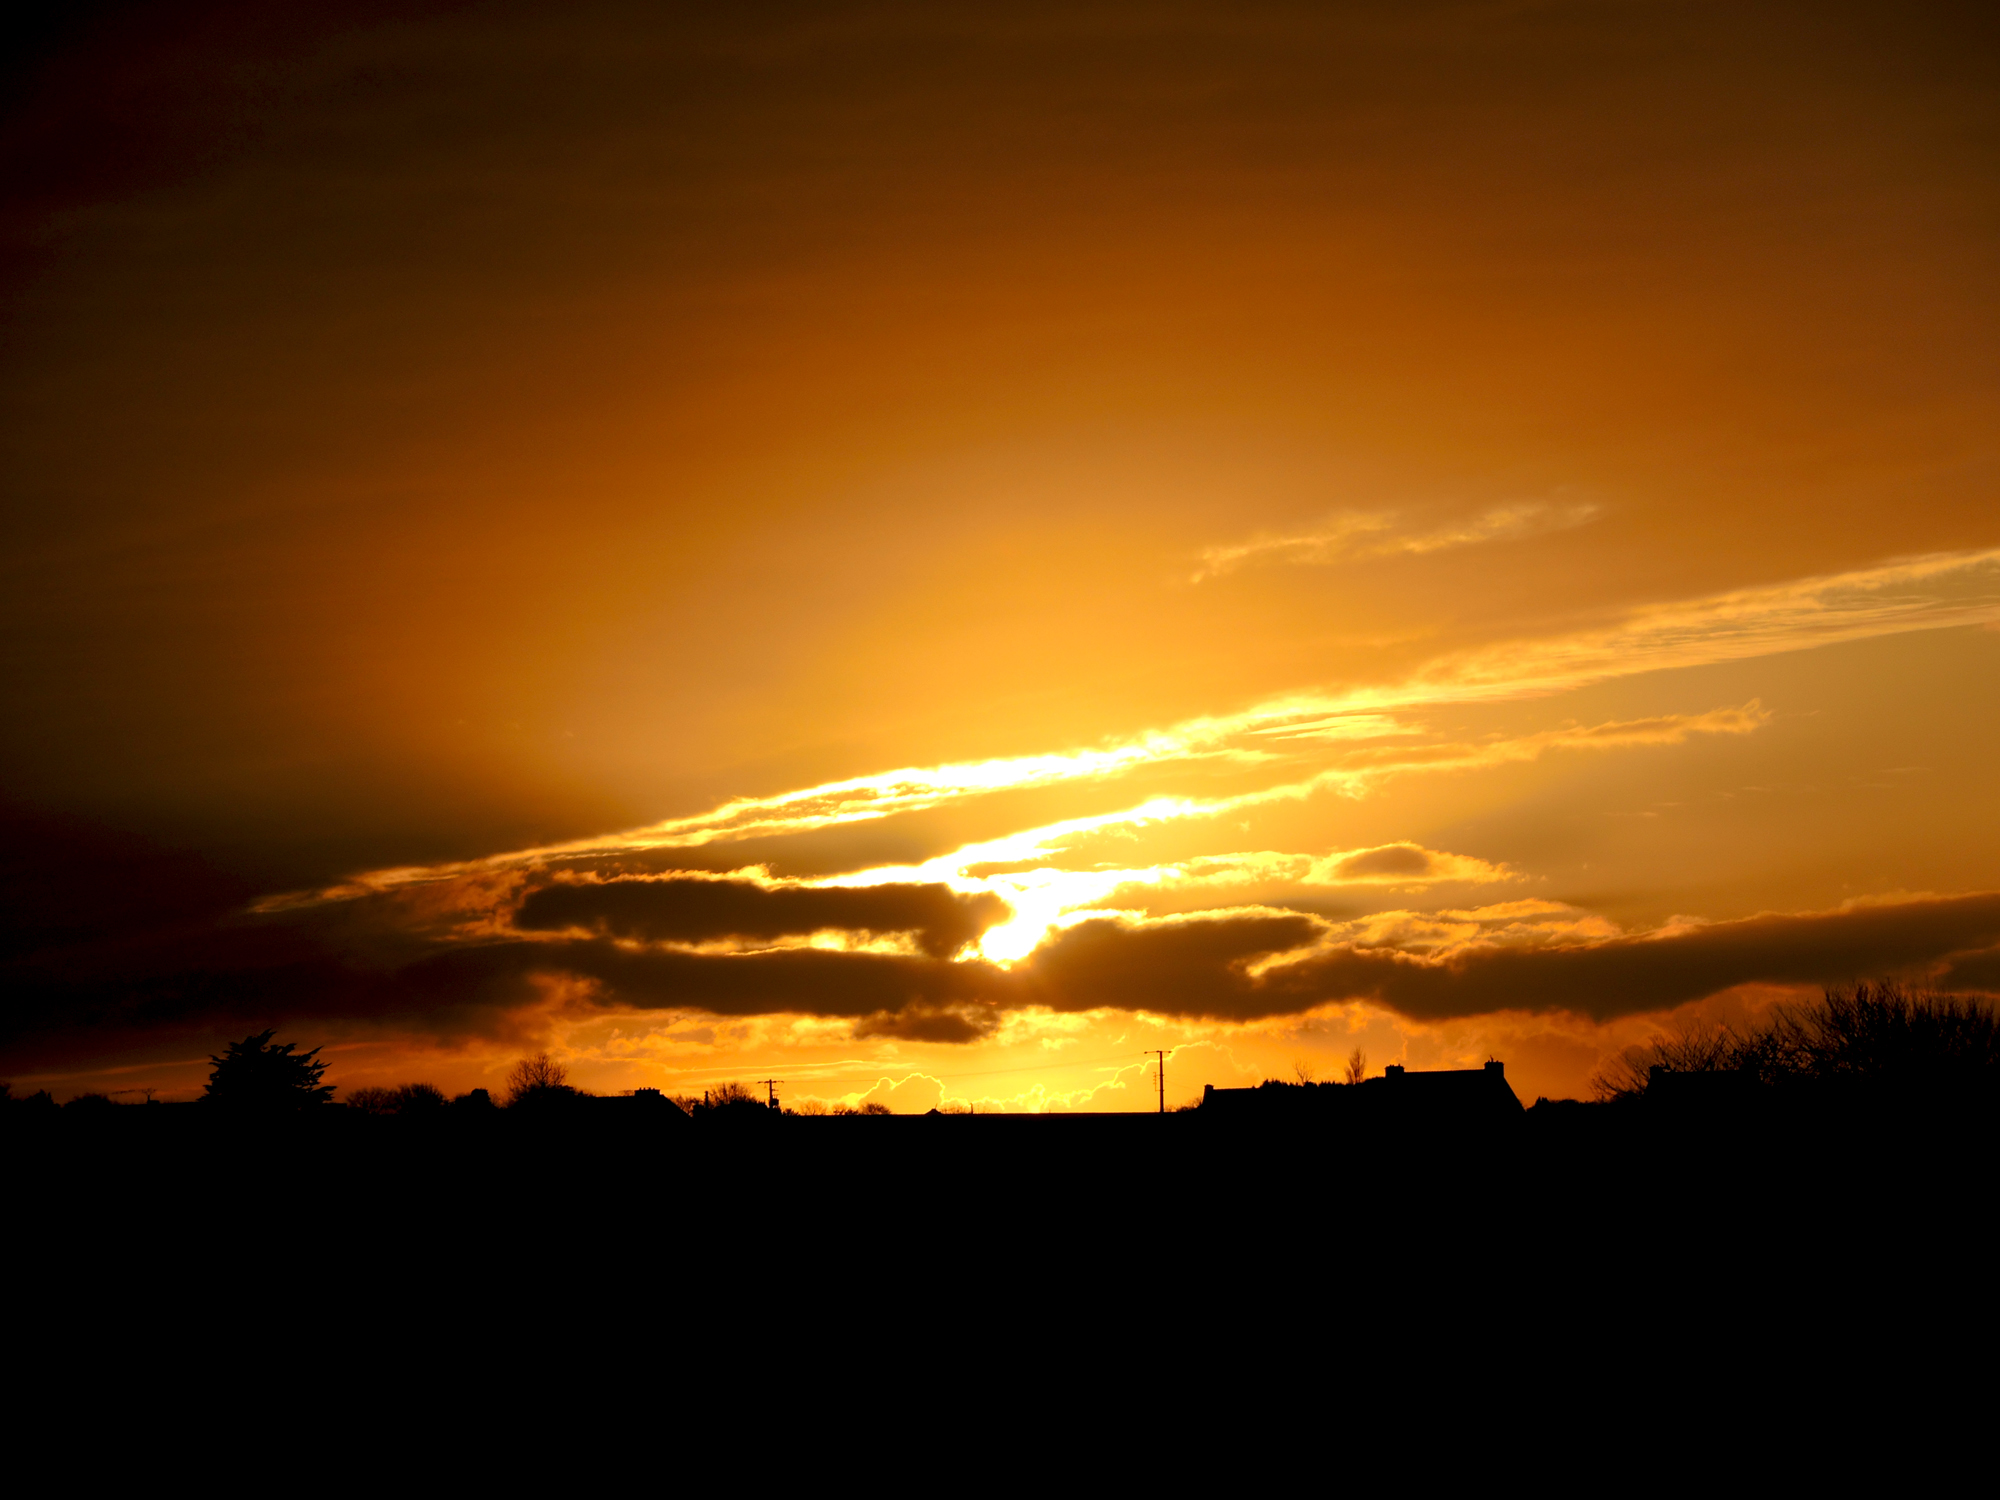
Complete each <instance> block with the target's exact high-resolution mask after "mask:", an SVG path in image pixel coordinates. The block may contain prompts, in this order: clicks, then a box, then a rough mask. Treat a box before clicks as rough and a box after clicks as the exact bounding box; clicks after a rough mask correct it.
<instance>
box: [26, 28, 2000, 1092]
mask: <svg viewBox="0 0 2000 1500" xmlns="http://www.w3.org/2000/svg"><path fill="white" fill-rule="evenodd" d="M269 9H270V8H268V7H249V6H237V5H207V6H204V5H199V4H195V5H188V4H181V5H171V6H169V5H147V4H128V5H109V6H98V7H62V8H56V7H50V8H49V9H48V10H47V11H46V12H45V13H43V18H42V19H41V20H39V21H31V22H30V23H29V24H27V25H26V26H24V27H23V28H22V30H21V32H20V34H19V37H18V38H17V45H16V47H15V50H14V52H13V53H12V55H11V56H10V59H9V61H8V62H7V64H6V70H5V75H4V76H5V85H4V88H0V98H4V99H5V101H6V104H5V108H4V114H0V323H3V324H4V332H0V444H4V453H3V454H0V506H4V511H5V518H6V532H5V538H6V539H5V543H4V549H0V691H4V694H5V700H4V701H5V703H6V705H7V711H6V713H5V714H4V716H0V829H3V830H4V832H3V833H0V838H3V839H4V846H0V993H4V996H5V999H4V1001H0V1007H4V1008H0V1075H4V1076H5V1077H7V1078H9V1079H11V1080H12V1081H13V1084H14V1087H15V1091H16V1092H17V1093H20V1092H25V1091H27V1090H29V1089H33V1088H40V1087H46V1088H48V1089H50V1090H51V1092H53V1093H54V1094H55V1095H56V1096H57V1097H58V1098H63V1097H69V1096H71V1095H74V1094H77V1093H81V1092H86V1091H99V1092H107V1093H113V1094H114V1097H125V1098H131V1097H137V1096H138V1093H139V1092H143V1091H146V1090H152V1091H154V1092H155V1093H156V1094H157V1095H158V1096H159V1097H162V1098H177V1097H178V1098H184V1097H191V1096H193V1094H195V1093H196V1092H198V1090H199V1088H200V1085H201V1082H202V1081H203V1079H204V1078H205V1076H206V1073H207V1070H208V1063H207V1060H206V1059H207V1057H208V1055H209V1054H210V1053H212V1052H215V1051H217V1050H219V1049H220V1047H221V1046H222V1045H223V1044H224V1043H226V1042H227V1041H229V1040H232V1039H234V1038H238V1037H241V1036H243V1035H245V1034H246V1033H248V1032H253V1031H261V1030H263V1029H265V1028H266V1027H273V1028H276V1030H277V1032H278V1034H279V1036H280V1037H281V1038H284V1039H296V1040H298V1041H300V1042H301V1043H303V1044H305V1045H318V1046H321V1047H323V1049H324V1050H323V1052H322V1054H321V1055H322V1056H323V1057H324V1058H326V1059H327V1060H328V1061H329V1063H330V1067H329V1071H328V1075H327V1077H328V1080H329V1081H330V1082H335V1083H338V1084H339V1085H340V1086H341V1087H342V1088H344V1089H351V1088H357V1087H362V1086H368V1085H375V1084H384V1083H398V1082H405V1081H414V1080H424V1081H430V1082H433V1083H436V1084H437V1085H438V1086H440V1087H443V1088H445V1089H446V1090H447V1091H449V1092H456V1091H459V1090H462V1089H467V1088H472V1087H481V1086H483V1087H490V1088H494V1089H496V1090H497V1089H498V1088H500V1087H501V1086H502V1084H503V1082H504V1079H505V1076H506V1073H507V1070H508V1069H509V1067H510V1066H511V1065H512V1063H513V1061H514V1060H515V1059H516V1058H518V1057H520V1056H522V1055H524V1054H525V1053H528V1052H533V1051H537V1050H543V1049H546V1050H547V1051H549V1052H550V1053H551V1054H552V1055H554V1056H556V1057H557V1058H559V1059H560V1060H562V1061H564V1062H565V1063H566V1065H567V1066H568V1067H569V1069H570V1073H571V1077H572V1080H573V1081H574V1082H577V1083H579V1084H581V1085H583V1086H585V1087H588V1088H591V1089H595V1090H598V1091H602V1092H615V1091H619V1090H624V1089H631V1088H636V1087H659V1088H663V1089H665V1090H667V1091H668V1092H670V1093H677V1094H683V1095H698V1094H699V1093H700V1092H701V1091H702V1090H703V1089H705V1088H711V1087H713V1086H715V1085H717V1084H720V1083H722V1082H726V1081H745V1082H747V1081H749V1080H751V1079H774V1080H777V1082H776V1084H775V1085H774V1087H775V1088H776V1091H777V1092H778V1093H780V1094H781V1095H783V1096H784V1097H785V1098H786V1099H787V1100H789V1101H793V1102H795V1103H796V1102H803V1101H806V1100H812V1099H818V1100H821V1101H824V1102H827V1103H829V1104H838V1103H843V1102H844V1103H849V1104H853V1103H859V1102H861V1101H864V1100H879V1101H881V1102H884V1103H887V1104H888V1105H889V1106H890V1107H891V1108H893V1109H896V1110H899V1111H902V1110H923V1109H928V1108H931V1107H933V1106H935V1105H940V1104H943V1105H946V1106H950V1107H959V1106H967V1107H974V1108H978V1109H981V1110H1003V1109H1013V1110H1055V1109H1119V1110H1123V1109H1143V1108H1155V1107H1157V1106H1158V1104H1159V1102H1160V1100H1161V1097H1162V1091H1161V1086H1160V1082H1159V1079H1158V1076H1157V1073H1156V1072H1155V1068H1156V1067H1157V1064H1156V1062H1155V1060H1154V1059H1153V1057H1152V1056H1150V1055H1149V1054H1150V1053H1152V1052H1153V1051H1154V1049H1159V1050H1163V1051H1165V1052H1166V1053H1167V1054H1168V1055H1167V1059H1166V1078H1165V1084H1164V1099H1165V1102H1166V1103H1167V1104H1168V1105H1169V1106H1170V1107H1171V1106H1174V1105H1178V1104H1182V1103H1185V1102H1188V1101H1189V1100H1191V1099H1194V1098H1197V1097H1198V1096H1199V1095H1200V1093H1201V1090H1202V1088H1203V1086H1204V1085H1210V1084H1213V1085H1215V1086H1218V1087H1228V1086H1240V1085H1243V1084H1248V1083H1255V1082H1257V1081H1258V1080H1259V1079H1262V1078H1267V1077H1286V1078H1291V1077H1298V1076H1313V1077H1319V1078H1333V1077H1338V1076H1341V1073H1342V1070H1343V1069H1344V1067H1345V1066H1346V1064H1347V1061H1348V1059H1349V1058H1350V1057H1351V1056H1352V1054H1353V1053H1354V1052H1356V1051H1357V1050H1358V1051H1360V1052H1361V1053H1362V1054H1363V1062H1364V1066H1365V1067H1366V1069H1367V1071H1369V1072H1370V1073H1375V1072H1379V1071H1380V1069H1381V1068H1382V1067H1383V1066H1385V1065H1387V1064H1389V1063H1392V1062H1402V1063H1404V1064H1405V1065H1407V1066H1410V1067H1453V1066H1460V1067H1462V1066H1473V1065H1476V1064H1478V1063H1480V1062H1483V1061H1484V1060H1486V1059H1488V1058H1498V1059H1501V1060H1502V1061H1504V1062H1505V1063H1506V1065H1507V1071H1508V1077H1509V1079H1510V1080H1511V1081H1512V1082H1513V1084H1514V1086H1515V1089H1516V1091H1517V1093H1519V1094H1520V1095H1521V1096H1522V1097H1523V1099H1524V1101H1530V1102H1531V1101H1532V1100H1533V1099H1534V1098H1536V1097H1538V1096H1544V1095H1546V1096H1548V1097H1552V1098H1559V1097H1588V1096H1589V1092H1590V1087H1591V1079H1592V1077H1593V1075H1594V1074H1595V1073H1596V1072H1597V1071H1598V1070H1599V1069H1600V1068H1601V1067H1603V1066H1604V1065H1605V1064H1606V1062H1607V1061H1608V1060H1609V1059H1612V1058H1615V1057H1616V1056H1617V1055H1618V1054H1619V1053H1620V1052H1621V1051H1622V1050H1623V1049H1626V1048H1629V1047H1632V1046H1634V1045H1637V1044H1640V1043H1642V1042H1644V1041H1645V1039H1646V1038H1647V1037H1649V1036H1651V1035H1655V1034H1659V1033H1661V1032H1663V1031H1671V1030H1673V1029H1675V1028H1682V1027H1687V1026H1695V1025H1713V1024H1721V1023H1729V1024H1738V1025H1740V1024H1746V1023H1747V1022H1749V1021H1753V1020H1754V1019H1755V1018H1756V1017H1757V1016H1758V1015H1760V1014H1762V1013H1764V1012H1765V1011H1766V1010H1768V1008H1769V1007H1770V1006H1772V1005H1774V1004H1782V1003H1786V1002H1787V1001H1789V1000H1796V999H1798V998H1800V997H1803V996H1807V995H1810V994H1813V993H1816V992H1817V990H1818V988H1819V987H1820V986H1822V985H1826V984H1837V983H1843V982H1847V981H1850V980H1854V979H1859V978H1872V977H1886V976H1894V977H1903V978H1907V979H1912V980H1915V981H1919V982H1924V983H1932V984H1936V985H1939V986H1942V987H1946V988H1950V989H1955V990H1959V991H1972V992H1986V993H1995V992H2000V839H1996V837H1995V835H1996V833H2000V789H1996V786H1995V777H1994V775H1993V771H1992V765H1993V759H1992V756H1993V752H1992V750H1991V748H1990V747H1991V746H1992V745H1993V743H1994V742H1995V740H1996V734H2000V494H1996V480H2000V421H1996V419H1997V418H2000V233H1996V231H2000V171H1996V168H2000V91H1997V90H1996V84H2000V50H1996V43H2000V27H1996V25H1995V23H1994V21H1993V19H1992V16H1991V13H1990V10H1989V9H1988V8H1985V7H1978V6H1972V5H1964V6H1954V5H1927V4H1899V5H1894V6H1891V5H1887V4H1878V5H1830V4H1815V5H1797V6H1788V5H1759V6H1749V7H1746V6H1741V5H1722V4H1715V5H1706V4H1685V3H1681V4H1666V3H1660V4H1650V3H1638V0H1633V3H1575V4H1560V3H1550V4H1534V3H1479V4H1472V3H1454V4H1425V3H1401V4H1393V5H1392V4H1344V5H1343V4H1314V5H1259V4H1244V3H1236V4H1230V5H1209V4H1179V5H1176V4H1160V5H1144V6H1140V5H1116V4H1106V5H1098V4H1064V5H1050V6H1037V5H1033V4H1022V5H1016V6H1008V7H1002V8H999V9H995V8H992V7H974V6H953V5H943V4H919V5H838V4H828V5H813V6H805V5H799V6H787V5H758V4H747V5H740V6H732V7H727V8H724V9H722V10H717V9H716V8H715V7H701V6H685V7H676V6H658V5H648V6H637V5H634V6H623V5H617V4H596V3H581V4H578V5H575V6H567V7H563V8H561V9H560V10H559V11H551V10H550V9H549V8H547V7H544V6H533V5H526V4H520V5H511V4H438V5H419V4H412V5H396V4H387V3H384V4H355V5H348V6H337V5H305V6H299V7H290V8H285V9H286V12H287V13H286V14H283V15H273V14H270V13H268V12H269Z"/></svg>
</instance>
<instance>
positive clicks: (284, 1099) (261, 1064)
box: [202, 1031, 333, 1111]
mask: <svg viewBox="0 0 2000 1500" xmlns="http://www.w3.org/2000/svg"><path fill="white" fill-rule="evenodd" d="M271 1037H272V1033H271V1032H269V1031H262V1032H259V1033H258V1034H257V1035H255V1036H246V1037H245V1038H244V1039H243V1040H242V1041H240V1042H231V1043H230V1044H229V1046H228V1048H227V1049H225V1050H224V1052H223V1054H222V1055H221V1056H220V1057H210V1058H209V1061H210V1062H212V1063H214V1064H215V1070H214V1071H213V1072H212V1073H210V1074H209V1075H208V1087H207V1088H205V1089H204V1090H202V1100H203V1102H204V1103H208V1104H216V1105H221V1106H224V1107H227V1108H230V1109H242V1110H260V1111H285V1110H297V1109H304V1108H307V1107H309V1106H311V1105H315V1104H325V1103H327V1102H328V1101H329V1100H331V1099H332V1098H333V1086H332V1085H331V1084H323V1083H321V1082H320V1076H321V1075H322V1074H323V1073H325V1072H326V1064H325V1063H323V1062H321V1061H319V1048H317V1047H315V1048H313V1049H312V1050H311V1051H310V1052H299V1051H297V1050H296V1049H297V1046H298V1044H297V1043H296V1042H283V1043H280V1044H278V1045H277V1046H273V1045H272V1044H271Z"/></svg>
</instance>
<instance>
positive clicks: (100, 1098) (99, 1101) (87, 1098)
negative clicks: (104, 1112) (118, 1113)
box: [63, 1093, 118, 1109]
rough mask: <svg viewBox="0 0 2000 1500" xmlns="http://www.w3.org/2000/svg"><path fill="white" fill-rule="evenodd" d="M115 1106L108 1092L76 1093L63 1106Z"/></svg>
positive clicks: (113, 1107) (110, 1107) (91, 1107)
mask: <svg viewBox="0 0 2000 1500" xmlns="http://www.w3.org/2000/svg"><path fill="white" fill-rule="evenodd" d="M117 1107H118V1106H117V1104H116V1103H115V1102H114V1101H113V1100H112V1098H111V1096H110V1095H109V1094H99V1093H88V1094H78V1095H77V1096H76V1097H75V1098H73V1099H71V1100H70V1101H69V1103H67V1104H65V1105H64V1106H63V1108H64V1109H116V1108H117Z"/></svg>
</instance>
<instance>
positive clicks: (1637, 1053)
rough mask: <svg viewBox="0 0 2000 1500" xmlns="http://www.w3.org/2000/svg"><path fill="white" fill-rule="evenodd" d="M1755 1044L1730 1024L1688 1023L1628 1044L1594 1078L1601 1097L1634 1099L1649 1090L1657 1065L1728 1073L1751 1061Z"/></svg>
mask: <svg viewBox="0 0 2000 1500" xmlns="http://www.w3.org/2000/svg"><path fill="white" fill-rule="evenodd" d="M1754 1046H1755V1044H1754V1043H1753V1042H1750V1041H1748V1040H1746V1039H1745V1038H1744V1037H1741V1036H1738V1035H1737V1034H1736V1033H1735V1032H1734V1031H1732V1030H1731V1029H1730V1028H1729V1027H1727V1026H1704V1025H1701V1024H1700V1023H1698V1022H1697V1023H1693V1024H1684V1025H1681V1026H1678V1027H1676V1028H1675V1029H1674V1030H1672V1031H1670V1032H1668V1033H1666V1034H1665V1035H1663V1036H1655V1037H1653V1038H1651V1039H1650V1040H1648V1041H1646V1042H1644V1043H1642V1044H1641V1045H1639V1046H1637V1047H1627V1048H1626V1049H1625V1050H1624V1051H1623V1052H1621V1053H1620V1054H1619V1055H1618V1056H1617V1057H1615V1058H1613V1059H1612V1060H1611V1061H1610V1062H1608V1063H1606V1064H1605V1065H1604V1067H1603V1068H1601V1069H1600V1070H1599V1071H1598V1073H1597V1074H1596V1076H1595V1077H1593V1078H1592V1079H1591V1080H1590V1087H1591V1091H1592V1092H1593V1093H1595V1094H1596V1095H1597V1097H1598V1098H1600V1099H1605V1100H1611V1099H1630V1098H1636V1097H1638V1096H1639V1095H1641V1094H1643V1093H1645V1092H1646V1082H1647V1080H1648V1079H1649V1078H1651V1077H1652V1073H1653V1069H1654V1068H1656V1067H1658V1068H1667V1069H1670V1070H1672V1071H1673V1072H1676V1073H1726V1072H1731V1071H1734V1070H1735V1069H1738V1068H1742V1067H1744V1066H1746V1065H1748V1064H1749V1062H1750V1060H1751V1057H1752V1052H1753V1050H1754Z"/></svg>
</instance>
